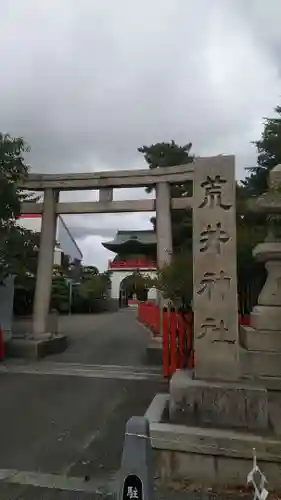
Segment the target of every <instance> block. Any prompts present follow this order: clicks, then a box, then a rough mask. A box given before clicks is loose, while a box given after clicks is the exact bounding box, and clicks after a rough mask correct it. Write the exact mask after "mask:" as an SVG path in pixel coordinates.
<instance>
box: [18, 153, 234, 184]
mask: <svg viewBox="0 0 281 500" xmlns="http://www.w3.org/2000/svg"><path fill="white" fill-rule="evenodd" d="M219 158H220V159H221V155H219V156H213V157H206V158H203V157H198V158H196V159H195V160H194V162H193V163H189V164H187V165H179V166H172V167H159V168H157V169H154V170H150V169H141V170H115V171H114V170H112V171H104V172H95V173H92V172H88V173H78V172H77V173H71V174H29V176H28V179H27V180H26V181H25V182H24V183H22V185H20V187H21V188H22V189H27V190H32V191H40V190H44V189H47V188H52V189H58V190H59V191H64V190H68V191H74V190H79V189H100V188H125V187H127V188H128V187H144V186H148V185H153V184H157V183H159V182H168V183H170V184H173V183H182V182H187V181H192V179H193V172H194V169H195V168H196V166H197V164H198V163H206V162H208V163H210V162H212V163H215V162H216V161H217V160H218V159H219ZM224 158H225V159H227V158H230V157H229V156H224Z"/></svg>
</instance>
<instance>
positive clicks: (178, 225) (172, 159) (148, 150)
mask: <svg viewBox="0 0 281 500" xmlns="http://www.w3.org/2000/svg"><path fill="white" fill-rule="evenodd" d="M191 148H192V143H191V142H190V143H188V144H185V145H183V146H180V145H178V144H176V142H175V141H173V140H172V141H171V142H159V143H156V144H152V145H151V146H142V147H140V148H138V151H139V152H140V153H142V154H143V155H144V159H145V161H146V163H147V164H148V166H149V168H150V169H155V168H158V167H172V166H178V165H186V164H188V163H192V162H193V161H194V156H193V155H191V153H190V152H191ZM152 189H153V187H151V186H149V187H147V188H146V190H147V192H151V191H152ZM186 196H192V182H186V183H182V184H173V185H172V186H171V197H172V198H180V197H186ZM151 222H152V223H153V225H154V227H155V217H153V218H152V219H151ZM172 228H173V246H174V249H175V251H179V249H182V248H183V247H186V248H190V246H191V237H192V215H191V211H190V210H174V211H173V212H172Z"/></svg>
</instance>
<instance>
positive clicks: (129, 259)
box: [103, 231, 157, 306]
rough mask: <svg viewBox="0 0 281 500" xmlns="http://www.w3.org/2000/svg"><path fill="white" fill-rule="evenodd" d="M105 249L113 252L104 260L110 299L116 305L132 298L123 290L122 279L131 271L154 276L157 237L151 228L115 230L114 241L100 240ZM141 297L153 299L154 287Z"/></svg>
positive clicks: (123, 283)
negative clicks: (112, 255) (109, 284)
mask: <svg viewBox="0 0 281 500" xmlns="http://www.w3.org/2000/svg"><path fill="white" fill-rule="evenodd" d="M103 246H104V247H105V248H106V249H107V250H111V251H112V252H114V253H116V256H115V257H114V259H113V260H109V262H108V270H109V271H110V275H111V299H112V300H115V301H118V303H119V306H122V305H125V304H126V303H127V302H128V301H131V302H132V301H134V299H136V297H133V296H132V295H131V294H130V293H129V294H128V291H127V289H126V278H128V277H129V276H131V275H132V273H133V272H134V271H139V272H140V273H141V274H145V275H149V276H151V277H155V275H156V269H157V265H156V258H157V257H156V256H157V239H156V233H155V232H154V231H117V233H116V236H115V238H114V240H112V241H107V242H104V243H103ZM145 299H148V300H153V301H154V300H156V290H155V289H153V288H152V289H151V290H148V292H147V293H146V296H145Z"/></svg>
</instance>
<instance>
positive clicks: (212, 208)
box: [193, 156, 239, 380]
mask: <svg viewBox="0 0 281 500" xmlns="http://www.w3.org/2000/svg"><path fill="white" fill-rule="evenodd" d="M193 197H194V202H193V273H194V290H193V304H194V349H195V376H196V378H201V379H206V378H207V379H218V380H237V379H238V377H239V359H238V352H239V342H238V300H237V271H236V208H235V201H236V185H235V165H234V157H233V156H218V157H217V159H216V161H213V162H210V161H206V162H204V161H202V162H201V163H199V164H198V167H196V168H195V170H194V192H193Z"/></svg>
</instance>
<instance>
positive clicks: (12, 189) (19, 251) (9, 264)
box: [0, 133, 38, 279]
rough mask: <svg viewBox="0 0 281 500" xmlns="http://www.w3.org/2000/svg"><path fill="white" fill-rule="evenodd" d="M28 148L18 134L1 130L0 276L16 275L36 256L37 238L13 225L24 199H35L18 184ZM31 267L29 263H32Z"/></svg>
mask: <svg viewBox="0 0 281 500" xmlns="http://www.w3.org/2000/svg"><path fill="white" fill-rule="evenodd" d="M27 151H29V147H28V146H27V144H26V143H25V142H24V140H23V139H22V138H21V137H11V136H10V135H8V134H1V133H0V278H1V279H3V278H5V276H6V275H7V274H10V273H12V274H18V273H19V272H21V271H22V270H23V269H25V268H27V267H28V263H30V261H29V257H30V256H31V255H32V258H31V260H32V263H33V261H34V260H35V259H36V257H35V256H36V254H37V250H38V238H37V237H36V236H35V235H34V234H33V233H32V232H31V231H27V230H25V229H21V228H19V227H17V226H16V225H15V222H16V219H17V217H18V216H19V215H20V213H21V203H22V202H23V201H26V202H27V201H34V200H36V198H35V197H34V195H33V194H26V193H24V192H23V191H22V190H21V189H20V188H19V187H18V186H19V184H20V183H22V182H23V181H24V180H25V179H26V177H27V175H28V170H29V167H28V165H26V164H25V161H24V153H26V152H27ZM31 267H32V265H31Z"/></svg>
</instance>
